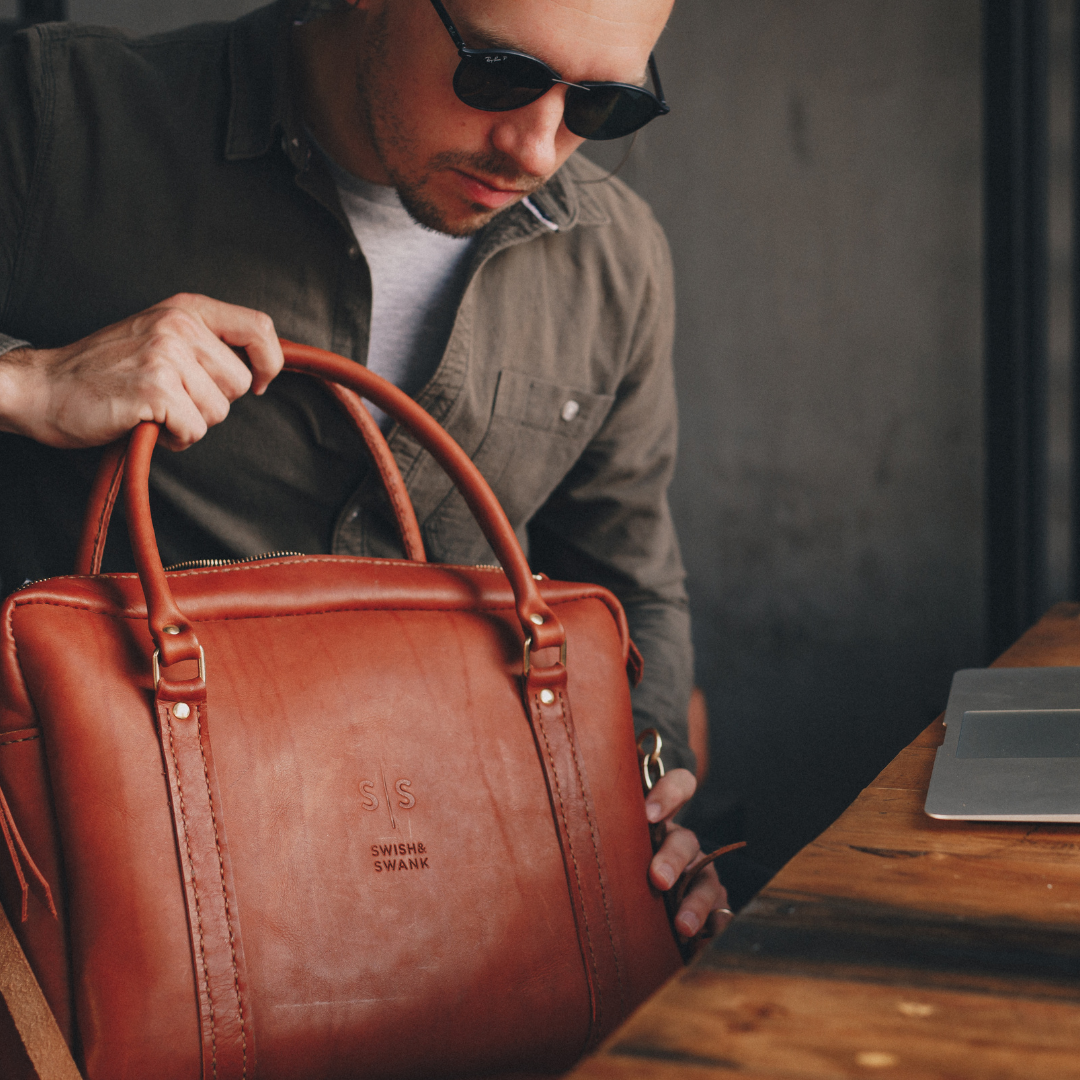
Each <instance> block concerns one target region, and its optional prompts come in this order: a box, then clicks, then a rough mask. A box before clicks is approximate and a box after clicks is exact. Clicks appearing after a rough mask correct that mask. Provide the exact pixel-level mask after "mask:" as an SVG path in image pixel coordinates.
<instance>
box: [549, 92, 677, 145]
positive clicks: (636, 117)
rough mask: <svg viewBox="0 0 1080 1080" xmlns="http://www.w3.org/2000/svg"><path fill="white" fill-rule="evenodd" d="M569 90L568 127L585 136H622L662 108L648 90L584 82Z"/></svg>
mask: <svg viewBox="0 0 1080 1080" xmlns="http://www.w3.org/2000/svg"><path fill="white" fill-rule="evenodd" d="M582 86H583V87H585V88H587V89H579V88H578V87H576V86H572V87H570V89H569V90H568V91H567V93H566V117H565V120H566V126H567V127H568V128H569V129H570V130H571V131H572V132H573V133H574V134H575V135H577V136H578V137H579V138H582V139H595V140H603V139H619V138H622V136H623V135H629V134H630V133H631V132H632V131H637V129H638V128H639V127H643V126H644V125H645V124H647V123H648V122H649V121H650V120H652V119H653V118H654V117H657V116H659V115H660V114H661V112H662V111H663V110H662V109H661V107H660V104H659V102H658V101H657V100H656V98H654V97H653V96H652V94H650V93H649V92H648V91H647V90H637V89H635V88H634V87H632V86H611V85H605V84H603V83H592V84H590V83H583V84H582Z"/></svg>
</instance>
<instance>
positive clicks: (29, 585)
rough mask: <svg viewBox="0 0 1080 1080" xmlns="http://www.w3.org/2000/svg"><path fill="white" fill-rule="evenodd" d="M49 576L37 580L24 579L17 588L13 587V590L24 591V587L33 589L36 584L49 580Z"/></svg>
mask: <svg viewBox="0 0 1080 1080" xmlns="http://www.w3.org/2000/svg"><path fill="white" fill-rule="evenodd" d="M48 580H49V578H47V577H39V578H38V579H37V581H24V582H23V583H22V584H21V585H20V586H19V587H18V588H17V589H12V592H22V591H23V589H32V588H33V587H34V586H35V585H40V584H41V583H42V582H44V581H48Z"/></svg>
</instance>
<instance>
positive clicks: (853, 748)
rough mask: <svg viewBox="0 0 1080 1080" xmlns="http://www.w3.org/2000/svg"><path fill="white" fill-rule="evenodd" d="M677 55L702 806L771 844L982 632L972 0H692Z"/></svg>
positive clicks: (670, 52) (817, 809)
mask: <svg viewBox="0 0 1080 1080" xmlns="http://www.w3.org/2000/svg"><path fill="white" fill-rule="evenodd" d="M658 59H659V61H660V64H661V72H662V74H663V76H664V81H665V90H666V91H667V94H668V97H669V100H670V101H671V102H672V103H673V112H672V115H671V116H670V117H668V118H666V119H665V120H663V121H660V122H658V123H656V124H654V125H653V127H652V128H651V129H649V130H648V131H647V132H646V133H645V134H643V136H642V138H641V140H640V143H639V146H638V147H637V148H636V149H635V152H634V158H633V160H632V162H631V163H630V167H629V169H628V170H627V178H628V179H629V180H630V181H631V182H632V183H633V184H634V185H635V186H636V187H637V188H638V190H640V191H641V192H642V193H643V194H645V195H646V196H647V197H648V198H649V199H650V200H651V202H652V203H653V205H654V206H655V207H656V209H657V212H658V214H659V216H660V218H661V220H662V221H663V222H664V224H665V226H666V228H667V230H668V234H669V236H670V237H671V241H672V245H673V248H674V252H675V259H676V264H677V269H678V275H679V282H680V294H679V303H680V313H679V342H678V346H677V364H678V376H679V383H680V397H681V401H682V410H683V413H682V417H683V445H682V459H681V468H680V473H679V478H678V481H677V483H676V486H675V492H674V505H675V512H676V515H677V518H678V521H679V524H680V527H681V534H682V537H683V543H684V548H685V555H686V559H687V563H688V568H689V571H690V576H691V583H692V591H693V599H694V608H695V610H694V615H695V626H696V630H695V635H696V645H697V650H698V673H699V679H700V681H701V683H702V685H703V686H704V688H705V689H706V692H707V695H708V699H709V704H710V709H711V714H712V736H713V740H714V746H715V754H714V761H713V768H714V776H713V783H712V784H711V785H710V788H709V791H708V792H707V793H706V794H707V804H708V805H707V806H705V807H703V808H702V813H703V816H704V817H705V818H708V817H709V816H712V817H714V818H715V817H716V816H717V815H719V814H721V813H722V812H723V811H724V810H725V808H728V807H733V806H734V807H738V806H741V807H743V808H744V810H745V815H746V823H745V828H746V831H747V836H746V838H747V839H749V840H750V841H751V849H752V850H753V851H754V853H755V855H756V857H757V858H758V859H759V860H761V861H763V862H765V863H768V864H772V865H775V864H777V863H778V862H779V861H781V860H782V859H783V858H785V857H786V856H788V855H790V854H791V853H792V852H793V851H794V850H795V849H796V848H797V847H798V846H800V845H801V844H802V843H804V842H806V841H808V840H809V839H811V838H812V836H813V835H815V834H816V833H817V832H818V831H820V829H821V828H822V827H823V826H824V825H825V824H827V822H828V821H829V820H830V819H831V818H832V817H833V816H835V814H836V813H838V812H839V811H840V810H841V809H843V807H844V806H845V805H846V804H847V803H848V802H849V801H850V800H851V799H852V798H853V797H854V795H855V794H856V793H857V791H858V790H859V788H860V787H861V786H862V785H864V784H865V783H866V781H868V780H869V779H871V778H872V777H873V775H874V774H875V773H876V772H877V771H878V770H879V769H880V768H881V767H882V766H883V765H884V764H885V763H886V762H887V761H888V760H889V759H890V758H891V757H892V756H893V755H894V753H895V752H896V751H897V750H898V749H899V748H900V747H901V746H902V745H903V744H904V743H906V742H907V741H908V740H909V739H910V738H911V737H912V736H913V735H914V734H915V733H916V732H917V731H918V730H919V729H920V728H921V727H922V726H923V725H925V724H926V723H927V722H929V721H930V720H931V719H932V718H933V717H934V715H936V713H937V712H938V711H940V710H941V708H942V707H943V706H944V702H945V698H946V696H947V692H948V685H949V678H950V676H951V673H952V671H953V669H955V668H957V667H960V666H964V665H972V664H978V663H981V662H982V660H983V658H982V654H981V650H982V633H981V627H982V575H981V528H982V518H981V513H982V510H981V374H980V371H981V361H980V348H981V345H980V330H981V315H980V259H981V254H980V191H979V188H980V166H979V153H980V93H979V60H980V39H979V5H978V4H977V3H975V2H974V0H955V2H952V3H949V4H941V3H937V2H935V0H755V2H754V3H747V2H745V0H678V3H677V5H676V14H675V17H674V18H673V20H672V23H671V25H670V27H669V30H668V33H667V35H666V36H665V38H664V39H663V42H662V46H661V49H660V51H659V54H658ZM727 827H728V828H729V829H731V828H734V829H735V830H738V828H739V825H738V823H737V822H730V823H729V824H728V826H727Z"/></svg>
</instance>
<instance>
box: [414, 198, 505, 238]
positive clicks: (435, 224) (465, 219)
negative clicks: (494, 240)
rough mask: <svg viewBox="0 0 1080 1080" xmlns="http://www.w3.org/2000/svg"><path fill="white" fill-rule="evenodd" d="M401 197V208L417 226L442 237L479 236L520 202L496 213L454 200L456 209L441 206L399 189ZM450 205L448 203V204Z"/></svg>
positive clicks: (499, 209) (431, 200) (502, 208)
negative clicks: (486, 226) (484, 229)
mask: <svg viewBox="0 0 1080 1080" xmlns="http://www.w3.org/2000/svg"><path fill="white" fill-rule="evenodd" d="M398 197H399V198H400V199H401V205H402V206H404V207H405V209H406V210H407V211H408V212H409V216H410V217H411V218H412V219H413V221H415V222H416V223H417V224H418V225H422V226H423V227H424V228H425V229H431V231H432V232H437V233H443V234H445V235H446V236H460V237H465V236H472V235H474V234H475V233H478V232H479V231H480V230H481V229H482V228H483V227H484V226H485V225H487V224H488V222H490V221H492V220H493V219H494V218H496V217H498V216H499V214H502V213H505V212H506V211H507V210H509V209H510V207H511V206H516V205H517V204H518V203H519V202H520V201H521V200H520V199H515V200H514V201H513V202H510V203H507V204H506V205H505V206H500V207H498V208H496V209H494V210H493V209H491V207H488V206H483V205H481V204H480V203H470V202H464V201H461V200H454V202H455V203H456V205H452V206H441V205H440V204H439V203H437V202H436V201H435V200H434V199H430V198H425V197H424V196H422V195H417V194H416V193H415V192H410V191H408V190H403V189H401V188H399V189H398ZM448 201H449V200H448Z"/></svg>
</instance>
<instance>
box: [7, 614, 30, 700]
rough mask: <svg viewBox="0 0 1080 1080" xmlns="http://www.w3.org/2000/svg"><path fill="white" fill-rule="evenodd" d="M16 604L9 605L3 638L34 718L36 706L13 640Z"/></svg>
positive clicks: (16, 643) (16, 644) (17, 644)
mask: <svg viewBox="0 0 1080 1080" xmlns="http://www.w3.org/2000/svg"><path fill="white" fill-rule="evenodd" d="M17 606H18V605H17V604H10V605H9V606H8V611H7V622H6V623H5V624H4V637H5V638H6V639H7V640H8V641H10V642H11V651H12V652H13V653H14V654H15V667H16V669H17V670H18V672H19V678H20V680H21V681H22V692H23V694H25V695H26V700H27V703H28V704H29V705H30V708H31V709H32V710H33V712H34V714H35V716H36V715H37V706H36V705H35V704H34V699H33V698H32V697H31V696H30V687H28V686H27V685H26V672H25V671H23V669H22V663H21V661H20V660H19V643H18V642H17V641H16V640H15V608H16V607H17Z"/></svg>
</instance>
